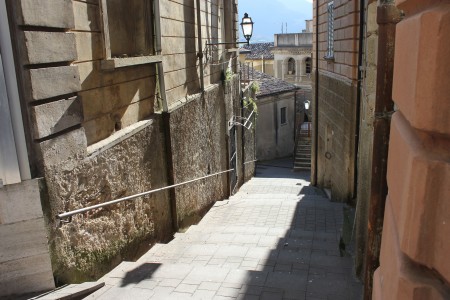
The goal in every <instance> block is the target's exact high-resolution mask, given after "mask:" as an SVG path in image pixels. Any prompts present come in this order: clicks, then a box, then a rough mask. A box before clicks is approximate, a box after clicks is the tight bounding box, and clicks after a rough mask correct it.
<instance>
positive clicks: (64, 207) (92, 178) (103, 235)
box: [44, 115, 172, 282]
mask: <svg viewBox="0 0 450 300" xmlns="http://www.w3.org/2000/svg"><path fill="white" fill-rule="evenodd" d="M137 125H139V126H140V127H137ZM133 127H136V132H131V133H130V134H129V136H123V140H122V141H120V142H119V143H117V144H116V145H114V146H112V147H111V148H107V149H97V151H94V152H92V154H90V155H87V153H86V152H85V153H84V155H83V154H82V153H81V152H79V153H76V155H74V156H69V157H68V158H67V159H65V160H62V161H58V160H52V156H49V157H48V158H45V162H44V165H45V178H46V181H47V188H48V203H46V205H47V207H45V211H46V213H47V218H48V221H49V223H50V224H51V226H56V225H55V220H54V216H55V215H56V214H57V213H59V212H63V211H70V210H74V209H78V208H81V207H86V206H90V205H94V204H98V203H103V202H106V201H108V200H113V199H117V198H120V197H123V196H127V195H132V194H135V193H139V192H143V191H147V190H151V189H155V188H159V187H164V186H166V185H167V177H166V164H165V146H164V135H163V131H162V121H161V118H160V117H159V116H157V115H155V117H154V118H152V119H151V120H149V121H142V122H139V123H137V124H136V125H135V126H133ZM69 139H70V137H69V136H61V137H58V138H57V139H56V140H52V141H50V142H49V143H48V144H50V143H52V144H54V143H70V141H69ZM76 141H77V142H78V143H80V142H81V141H82V135H80V136H79V137H76ZM49 146H50V145H49ZM88 150H93V149H91V148H88ZM49 151H50V150H49ZM171 232H172V224H171V210H170V202H169V197H168V192H167V191H165V192H158V193H155V194H152V195H149V196H145V197H140V198H137V199H136V200H134V201H127V202H123V203H121V204H116V205H112V206H109V207H105V208H100V209H96V210H93V211H90V212H87V213H84V214H80V215H76V216H73V217H72V220H71V222H70V223H68V224H62V226H61V227H52V236H51V239H50V245H51V248H52V250H53V251H52V262H53V271H54V273H55V275H56V276H57V277H58V278H59V279H61V280H63V281H70V282H73V281H80V280H86V279H93V278H97V277H98V276H99V275H102V274H103V273H104V272H106V271H107V270H109V269H110V268H111V267H112V266H113V265H115V264H117V263H118V262H120V261H121V260H122V259H132V258H133V256H136V255H138V254H139V252H140V251H142V250H146V249H145V246H144V248H141V246H142V244H143V243H144V242H146V243H147V245H149V244H151V243H152V242H155V241H161V240H164V239H167V238H169V237H170V234H171Z"/></svg>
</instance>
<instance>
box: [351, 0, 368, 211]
mask: <svg viewBox="0 0 450 300" xmlns="http://www.w3.org/2000/svg"><path fill="white" fill-rule="evenodd" d="M365 2H366V0H360V1H359V42H358V43H359V47H358V48H359V49H358V83H357V89H356V112H355V148H354V153H355V156H354V161H353V197H352V199H353V201H355V202H356V197H357V194H358V150H359V128H360V117H361V83H362V80H363V78H362V74H363V51H364V50H365V49H364V46H363V44H364V38H363V36H364V25H365V9H366V8H365ZM355 202H354V203H355Z"/></svg>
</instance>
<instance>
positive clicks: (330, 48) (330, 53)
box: [325, 1, 334, 59]
mask: <svg viewBox="0 0 450 300" xmlns="http://www.w3.org/2000/svg"><path fill="white" fill-rule="evenodd" d="M327 11H328V35H327V55H326V57H325V58H329V59H331V58H333V57H334V3H333V1H331V2H329V3H328V10H327Z"/></svg>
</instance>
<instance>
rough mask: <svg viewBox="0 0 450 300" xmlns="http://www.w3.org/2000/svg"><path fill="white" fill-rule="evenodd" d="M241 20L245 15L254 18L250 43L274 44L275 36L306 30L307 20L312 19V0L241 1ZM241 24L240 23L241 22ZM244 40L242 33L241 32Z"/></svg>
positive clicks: (240, 33) (239, 2)
mask: <svg viewBox="0 0 450 300" xmlns="http://www.w3.org/2000/svg"><path fill="white" fill-rule="evenodd" d="M238 4H239V20H241V19H242V17H243V16H244V13H245V12H246V13H248V15H249V16H250V17H251V18H252V20H253V22H255V25H254V26H253V36H252V39H251V40H250V43H258V42H273V35H274V34H275V33H281V24H284V25H283V26H284V27H283V28H284V32H285V33H286V29H285V28H286V25H285V24H286V23H287V32H288V33H295V32H301V31H302V29H305V20H310V19H312V0H239V1H238ZM239 23H240V22H239ZM239 36H240V37H241V40H242V32H239Z"/></svg>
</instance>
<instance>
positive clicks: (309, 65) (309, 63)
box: [305, 57, 311, 74]
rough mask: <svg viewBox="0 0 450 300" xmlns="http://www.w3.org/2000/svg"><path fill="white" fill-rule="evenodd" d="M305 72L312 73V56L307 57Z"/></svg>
mask: <svg viewBox="0 0 450 300" xmlns="http://www.w3.org/2000/svg"><path fill="white" fill-rule="evenodd" d="M305 73H306V74H311V57H307V58H306V59H305Z"/></svg>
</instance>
